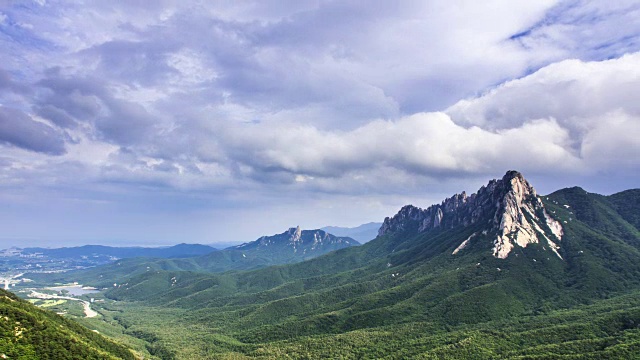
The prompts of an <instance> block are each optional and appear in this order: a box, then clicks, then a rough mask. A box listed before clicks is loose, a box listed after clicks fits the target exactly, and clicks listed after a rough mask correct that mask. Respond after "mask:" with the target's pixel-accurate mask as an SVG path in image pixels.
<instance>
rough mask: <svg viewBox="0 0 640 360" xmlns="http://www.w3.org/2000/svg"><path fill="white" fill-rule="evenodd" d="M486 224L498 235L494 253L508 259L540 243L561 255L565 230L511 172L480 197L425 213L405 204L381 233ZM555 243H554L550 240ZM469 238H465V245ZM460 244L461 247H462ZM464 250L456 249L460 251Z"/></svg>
mask: <svg viewBox="0 0 640 360" xmlns="http://www.w3.org/2000/svg"><path fill="white" fill-rule="evenodd" d="M481 221H486V224H487V228H486V229H485V230H483V233H485V234H489V233H491V234H496V235H495V236H496V237H495V240H494V247H493V255H494V256H495V257H498V258H506V257H507V256H508V255H509V253H510V252H511V250H512V249H513V248H514V246H516V245H517V246H520V247H526V246H527V245H528V244H530V243H537V242H539V241H540V240H542V241H546V242H547V243H548V246H549V247H550V248H551V250H552V251H553V252H554V253H555V254H556V255H558V256H560V254H559V253H558V249H559V246H558V245H557V244H556V242H555V241H559V240H560V239H561V237H562V226H561V225H560V223H558V222H557V221H555V220H554V219H552V218H551V217H550V216H549V215H548V214H547V212H546V210H545V209H544V205H543V204H542V201H540V199H539V198H538V196H537V194H536V191H535V189H534V188H533V187H532V186H531V185H530V184H529V183H528V182H527V180H525V178H524V177H523V176H522V174H521V173H519V172H517V171H513V170H512V171H508V172H507V173H506V174H505V175H504V176H503V177H502V179H499V180H495V179H494V180H491V181H489V183H488V184H487V185H486V186H482V187H481V188H480V189H479V190H478V192H477V193H475V194H472V195H470V196H467V195H466V193H465V192H462V193H460V194H456V195H453V196H452V197H450V198H447V199H445V200H444V201H443V202H442V203H441V204H436V205H432V206H430V207H428V208H427V209H421V208H418V207H415V206H412V205H407V206H404V207H403V208H402V209H400V211H399V212H398V213H397V214H396V215H395V216H393V217H392V218H389V217H387V218H385V220H384V223H383V224H382V226H381V227H380V230H379V232H378V235H379V236H381V235H385V234H388V233H394V232H397V231H403V230H409V229H410V227H412V226H413V227H417V231H418V232H426V231H432V230H436V229H451V228H454V227H457V226H468V225H471V224H475V223H478V222H481ZM552 239H553V240H552ZM470 240H471V239H467V240H465V244H464V245H465V246H466V244H467V243H468V241H470ZM461 246H462V244H461ZM459 250H461V249H456V251H455V253H457V252H458V251H459Z"/></svg>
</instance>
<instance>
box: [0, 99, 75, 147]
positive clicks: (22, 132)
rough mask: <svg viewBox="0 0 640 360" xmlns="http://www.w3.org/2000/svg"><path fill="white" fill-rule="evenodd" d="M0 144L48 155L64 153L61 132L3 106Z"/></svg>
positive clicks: (0, 123)
mask: <svg viewBox="0 0 640 360" xmlns="http://www.w3.org/2000/svg"><path fill="white" fill-rule="evenodd" d="M0 142H1V143H5V144H10V145H13V146H16V147H19V148H22V149H25V150H30V151H35V152H40V153H45V154H50V155H63V154H64V153H65V152H66V149H65V142H64V134H63V133H62V132H60V131H58V130H56V129H54V128H52V127H51V126H48V125H47V124H44V123H41V122H37V121H35V120H33V118H31V117H30V116H29V115H27V114H25V113H23V112H21V111H20V110H16V109H11V108H7V107H4V106H0Z"/></svg>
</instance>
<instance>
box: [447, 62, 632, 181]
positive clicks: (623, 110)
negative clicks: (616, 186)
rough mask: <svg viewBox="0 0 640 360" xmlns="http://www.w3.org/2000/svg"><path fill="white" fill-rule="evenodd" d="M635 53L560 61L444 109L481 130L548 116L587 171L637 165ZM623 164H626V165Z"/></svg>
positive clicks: (568, 147)
mask: <svg viewBox="0 0 640 360" xmlns="http://www.w3.org/2000/svg"><path fill="white" fill-rule="evenodd" d="M638 93H640V53H635V54H628V55H625V56H623V57H621V58H618V59H613V60H607V61H599V62H598V61H596V62H583V61H580V60H565V61H562V62H559V63H555V64H552V65H549V66H547V67H545V68H543V69H540V70H539V71H537V72H535V73H533V74H531V75H529V76H526V77H524V78H522V79H518V80H513V81H509V82H507V83H505V84H503V85H501V86H499V87H497V88H496V89H493V90H491V91H490V92H488V93H486V94H485V95H483V96H481V97H479V98H475V99H468V100H463V101H460V102H458V103H457V104H455V105H454V106H452V107H450V108H449V109H448V110H447V111H446V112H447V113H448V114H450V115H451V117H452V118H453V120H454V121H456V122H457V123H460V124H463V125H467V126H480V127H482V128H486V129H494V130H496V129H498V130H499V129H513V128H519V127H521V126H523V124H525V123H527V122H530V121H532V120H534V119H540V118H553V119H555V121H556V122H557V124H558V125H559V126H560V127H561V128H563V129H566V130H567V131H568V132H569V134H570V136H569V137H568V138H567V139H566V141H565V143H564V144H563V146H564V147H565V148H566V149H573V153H575V155H576V156H578V157H579V158H580V162H581V163H582V167H583V168H584V169H591V171H592V172H598V171H603V170H604V169H609V168H615V167H617V166H619V165H620V164H621V163H624V164H626V166H629V165H633V166H639V165H640V160H638V159H640V151H639V150H638V147H639V146H638V143H639V142H638V140H637V136H635V135H637V134H638V126H640V102H638V99H637V95H636V94H638ZM626 166H625V167H626Z"/></svg>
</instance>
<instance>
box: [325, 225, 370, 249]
mask: <svg viewBox="0 0 640 360" xmlns="http://www.w3.org/2000/svg"><path fill="white" fill-rule="evenodd" d="M380 225H382V223H377V222H370V223H366V224H362V225H360V226H356V227H352V228H348V227H339V226H325V227H323V228H321V229H320V230H324V231H326V232H328V233H331V234H334V235H336V236H347V237H350V238H352V239H354V240H356V241H358V242H360V243H362V244H364V243H366V242H367V241H369V240H373V239H375V238H376V236H378V229H380Z"/></svg>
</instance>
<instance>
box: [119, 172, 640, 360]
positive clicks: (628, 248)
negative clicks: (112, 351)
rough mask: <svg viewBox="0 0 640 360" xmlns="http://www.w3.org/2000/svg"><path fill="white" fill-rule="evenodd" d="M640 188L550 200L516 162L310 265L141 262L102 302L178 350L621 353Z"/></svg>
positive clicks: (634, 317) (302, 354)
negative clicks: (182, 267)
mask: <svg viewBox="0 0 640 360" xmlns="http://www.w3.org/2000/svg"><path fill="white" fill-rule="evenodd" d="M637 193H638V190H632V191H629V192H625V193H624V195H623V196H622V195H620V194H615V195H612V196H608V197H605V196H601V195H597V194H590V193H587V192H586V191H584V190H582V189H580V188H571V189H564V190H560V191H557V192H555V193H553V194H550V195H548V196H542V197H541V196H538V195H537V194H536V192H535V189H534V188H533V187H532V186H531V185H530V184H529V183H528V182H527V181H526V180H525V179H524V177H523V176H522V175H521V174H519V173H517V172H508V173H507V174H506V175H505V176H504V177H503V178H502V179H498V180H492V181H490V182H489V183H488V184H487V185H486V186H484V187H482V188H481V189H479V190H478V192H476V193H475V194H472V195H470V196H467V195H466V194H465V193H462V194H457V195H454V196H453V197H451V198H449V199H446V200H445V201H443V202H442V203H441V204H437V205H433V206H431V207H429V208H427V209H421V208H417V207H415V206H411V205H408V206H405V207H403V208H402V209H401V210H400V211H399V212H398V213H397V214H396V215H395V216H393V217H389V218H387V219H385V221H384V223H383V225H382V226H381V228H380V232H379V236H378V237H377V238H376V239H374V240H372V241H370V242H368V243H367V244H365V245H362V246H358V247H349V248H345V249H341V250H338V251H335V252H332V253H329V254H326V255H324V256H320V257H316V258H314V259H311V260H308V261H304V262H301V263H296V264H290V265H281V266H273V267H268V268H264V269H257V270H253V271H245V272H227V273H222V274H207V273H202V272H186V271H177V270H172V269H169V270H163V269H154V270H153V271H146V272H144V273H142V274H139V275H136V276H133V277H131V278H128V279H127V280H125V281H123V282H122V283H121V284H119V286H117V287H115V288H113V289H112V290H110V291H108V292H107V296H108V297H110V298H112V299H115V300H118V302H117V303H112V304H109V305H108V306H109V309H108V310H109V311H112V312H113V313H114V314H117V320H118V321H119V323H120V326H124V327H126V328H127V329H128V331H130V332H135V333H140V334H146V335H145V336H152V337H154V338H158V339H161V340H162V341H163V342H164V343H165V344H168V345H167V346H169V348H172V349H173V351H175V353H176V357H177V358H194V359H195V358H216V357H219V356H221V354H227V355H231V354H234V356H240V355H243V356H249V357H265V358H282V357H286V356H290V357H293V358H318V357H329V358H336V357H345V358H362V357H363V358H383V357H387V358H407V357H424V358H453V359H466V358H478V359H493V358H514V359H541V358H549V359H554V358H559V357H563V358H568V359H573V358H575V359H578V358H580V359H584V358H588V359H599V358H603V357H605V358H620V359H626V358H629V354H634V353H636V351H637V349H638V337H639V333H638V331H639V330H638V324H640V317H639V315H640V309H639V307H638V306H639V305H640V304H638V301H637V298H638V289H640V232H639V231H638V227H637V221H635V219H637V218H636V217H635V214H637V213H638V211H639V210H640V209H638V203H637V202H634V201H632V200H631V201H630V200H629V199H633V198H634V196H637ZM149 334H151V335H149Z"/></svg>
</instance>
